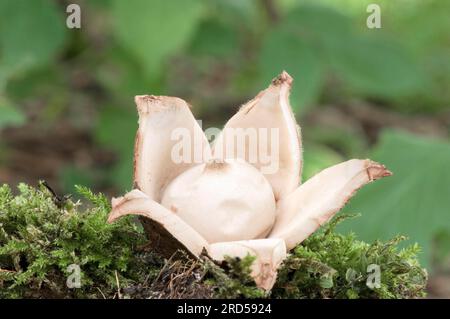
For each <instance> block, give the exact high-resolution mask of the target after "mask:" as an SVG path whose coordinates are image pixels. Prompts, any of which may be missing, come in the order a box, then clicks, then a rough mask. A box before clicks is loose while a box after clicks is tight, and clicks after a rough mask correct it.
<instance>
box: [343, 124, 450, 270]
mask: <svg viewBox="0 0 450 319" xmlns="http://www.w3.org/2000/svg"><path fill="white" fill-rule="evenodd" d="M371 158H372V159H374V160H376V161H379V162H381V163H383V164H385V165H386V166H387V167H388V168H389V169H390V170H391V171H392V172H393V173H394V175H393V176H392V177H389V178H386V179H382V180H380V181H377V182H376V183H374V184H372V185H369V186H367V187H365V188H364V189H362V190H361V191H360V192H359V193H358V195H357V196H355V198H354V199H353V200H352V201H351V204H350V205H349V206H348V208H347V209H346V211H347V212H348V211H351V212H361V213H362V217H361V218H358V220H352V221H350V222H349V223H347V225H343V226H342V229H343V230H346V231H348V230H350V229H351V230H353V231H355V232H356V233H357V234H358V235H359V236H361V237H362V238H364V239H366V240H374V239H379V238H380V239H387V238H390V237H392V236H395V235H397V234H407V235H408V236H409V238H410V240H411V241H413V242H418V243H419V244H420V245H421V246H422V248H423V250H424V254H422V259H423V262H424V263H427V262H430V257H431V256H430V254H431V246H432V240H433V238H434V236H435V235H436V234H437V233H438V232H440V231H450V196H449V194H450V193H449V191H450V170H449V168H448V166H449V163H450V144H449V143H445V142H439V141H436V140H431V139H425V138H421V137H418V136H414V135H410V134H407V133H401V132H393V131H386V132H384V133H383V134H382V136H381V140H380V142H379V144H378V145H377V147H376V148H375V150H374V152H373V154H372V156H371Z"/></svg>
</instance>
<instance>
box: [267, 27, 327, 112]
mask: <svg viewBox="0 0 450 319" xmlns="http://www.w3.org/2000/svg"><path fill="white" fill-rule="evenodd" d="M259 62H260V72H261V77H262V82H264V83H267V82H269V81H270V80H271V79H273V78H274V77H276V76H277V75H278V74H280V73H281V71H283V70H286V71H287V72H288V73H289V74H290V75H291V76H292V77H293V78H294V83H293V89H292V95H291V101H292V106H293V108H294V110H295V111H296V112H297V113H299V112H300V113H301V112H304V111H305V110H306V109H307V108H309V107H310V106H312V105H313V104H314V103H315V102H316V100H317V98H318V95H319V93H320V90H321V88H322V84H323V83H322V82H323V78H322V76H323V74H322V73H323V72H322V65H321V61H320V60H319V58H318V56H317V53H316V52H314V49H313V48H312V47H311V45H310V44H309V43H307V42H305V40H304V39H303V38H302V37H300V36H298V35H296V34H293V33H292V32H289V30H286V29H284V28H277V29H275V30H274V31H272V32H270V33H269V34H268V35H267V37H266V38H265V39H264V43H263V46H262V49H261V55H260V61H259Z"/></svg>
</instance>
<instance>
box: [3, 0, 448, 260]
mask: <svg viewBox="0 0 450 319" xmlns="http://www.w3.org/2000/svg"><path fill="white" fill-rule="evenodd" d="M371 2H372V1H368V0H314V1H308V0H279V1H276V0H274V1H258V0H210V1H206V0H204V1H201V0H189V1H187V0H171V1H165V0H151V1H150V0H132V1H121V0H93V1H91V0H90V1H81V0H80V1H71V2H70V3H78V4H79V5H80V7H81V10H82V27H81V29H79V30H75V29H74V30H70V29H67V28H66V27H65V19H66V16H67V14H66V13H65V8H66V6H67V4H68V3H66V2H65V1H52V0H33V1H26V0H2V1H1V2H0V129H7V128H11V127H18V128H21V127H23V125H26V124H27V123H30V122H31V121H34V123H38V124H39V125H41V126H42V127H51V125H52V123H55V122H58V121H60V120H62V119H63V120H65V121H67V122H68V123H70V125H72V126H74V127H76V128H80V129H82V130H84V131H87V132H89V134H90V135H91V136H92V138H93V139H94V141H95V143H96V145H97V146H98V147H100V148H103V149H108V150H111V151H112V152H114V154H115V156H116V161H115V162H114V164H113V166H112V167H111V166H109V167H101V166H100V167H95V168H83V167H78V166H76V165H75V164H72V163H67V167H66V168H65V169H64V170H63V171H62V172H60V176H61V185H74V184H76V183H80V182H82V183H83V184H86V185H88V186H91V187H96V186H98V185H102V186H103V187H104V186H106V187H109V188H110V187H114V192H115V193H122V192H123V191H125V190H126V189H129V188H130V186H131V185H130V181H131V173H132V169H131V167H132V149H133V139H134V134H135V130H136V127H137V123H136V119H137V118H136V112H135V107H134V105H133V96H134V95H136V94H144V93H151V94H166V95H174V96H180V97H182V98H184V99H186V100H188V101H189V102H190V103H191V104H192V105H193V106H194V109H193V111H194V113H195V115H196V116H197V117H198V118H201V119H204V125H205V126H206V127H208V126H213V125H214V126H220V125H222V124H223V123H224V122H225V120H226V119H227V117H228V116H229V115H230V114H232V113H233V111H234V110H235V109H236V108H237V107H238V105H239V104H241V103H243V102H245V101H246V100H247V99H249V98H251V97H253V96H254V95H255V94H256V93H257V92H258V91H259V90H260V89H262V88H263V87H265V86H266V85H267V83H268V81H270V79H271V78H273V77H274V76H275V75H277V74H278V73H279V72H280V71H281V70H283V69H285V70H287V71H288V72H289V73H290V74H291V75H292V76H293V77H294V78H295V82H294V86H293V92H292V96H291V102H292V105H293V107H294V109H295V112H296V115H297V117H298V119H299V122H300V124H301V125H302V126H303V128H304V129H303V132H304V136H303V137H304V140H305V143H304V156H305V170H304V178H307V177H309V176H311V175H312V174H314V173H315V172H317V171H318V170H320V169H322V168H324V167H326V166H328V165H332V164H335V163H337V162H339V161H342V160H344V159H347V158H350V157H371V158H373V159H374V160H378V161H380V162H382V163H384V164H386V165H387V166H388V167H389V168H390V169H391V170H392V171H393V172H394V176H393V177H391V178H389V179H386V180H383V181H380V182H377V183H376V184H374V185H370V186H368V187H367V188H365V189H364V190H363V191H361V194H358V195H357V196H356V198H355V199H354V200H353V201H352V202H351V205H350V206H349V208H348V209H347V210H348V211H351V212H358V213H361V214H362V218H359V219H356V220H353V221H350V222H348V223H347V224H346V226H343V227H342V228H339V229H341V230H342V231H345V232H347V231H349V230H353V231H355V232H356V233H357V234H358V235H359V236H361V237H362V238H363V239H366V240H374V239H378V238H380V239H388V238H391V237H392V236H395V235H396V234H398V233H402V234H406V235H408V236H409V237H410V241H411V242H416V241H417V242H419V243H420V245H421V246H423V248H424V254H422V256H421V258H422V260H423V261H425V262H427V263H430V262H431V260H432V257H433V256H434V254H435V252H438V254H439V260H441V261H442V262H443V263H445V264H448V259H446V258H447V257H446V256H448V253H449V251H450V242H449V240H448V238H449V236H448V234H449V233H450V202H449V196H448V195H449V192H450V176H449V169H448V164H449V162H450V158H449V157H450V144H449V134H448V133H449V125H450V124H448V123H449V122H447V124H445V125H446V132H445V134H440V136H439V138H436V137H435V136H432V137H427V138H425V137H421V136H417V133H418V132H419V133H420V128H419V129H418V130H417V131H416V130H415V129H414V128H413V129H410V130H409V131H410V132H404V131H402V132H400V131H399V129H400V130H401V129H402V127H401V125H399V127H397V126H396V124H387V125H386V126H389V127H390V130H386V131H385V132H381V133H380V134H378V132H377V133H376V136H368V135H367V134H364V132H363V131H364V130H365V129H366V130H367V128H365V127H364V125H363V123H360V122H356V124H354V125H353V126H351V127H350V128H349V129H347V128H345V129H342V126H341V127H340V128H338V129H334V128H333V127H328V126H327V125H323V126H314V125H311V122H310V117H311V116H312V115H314V114H317V113H320V114H322V113H326V114H329V113H327V112H329V111H327V110H329V109H330V108H328V109H327V108H326V107H327V106H328V107H330V105H331V110H333V108H334V107H335V106H336V107H337V106H339V105H346V104H348V103H350V102H352V101H357V102H361V101H363V102H367V103H372V104H374V105H375V107H376V108H377V109H379V110H380V111H381V112H388V113H389V114H391V113H395V114H397V115H398V116H400V117H402V118H404V119H406V121H408V119H409V118H417V117H419V118H420V117H422V116H424V117H426V118H437V119H439V118H440V117H441V116H443V115H446V114H448V112H449V106H450V90H449V89H448V88H449V87H450V58H449V57H450V41H449V39H450V19H448V12H449V11H450V2H449V1H441V0H430V1H420V0H410V1H403V0H395V1H392V0H378V1H377V3H378V4H380V6H381V14H382V28H381V29H368V28H367V27H366V19H367V16H368V14H369V13H367V12H366V8H367V5H368V4H369V3H371ZM80 78H81V80H80ZM35 109H38V110H39V111H38V112H36V111H35ZM321 112H322V113H321ZM35 113H37V115H36V114H35ZM30 114H34V115H33V117H31V116H30ZM381 122H383V119H381ZM344 127H345V124H344ZM411 131H412V132H411ZM5 144H6V143H5V141H0V152H1V156H0V168H1V167H2V166H4V167H6V166H7V165H8V163H7V161H6V160H5V158H7V155H8V152H9V150H8V148H7V147H6V146H5ZM70 187H71V186H66V188H65V191H67V192H70V191H73V189H71V188H70Z"/></svg>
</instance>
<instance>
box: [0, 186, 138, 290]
mask: <svg viewBox="0 0 450 319" xmlns="http://www.w3.org/2000/svg"><path fill="white" fill-rule="evenodd" d="M18 190H19V194H18V195H17V196H13V194H12V192H11V189H10V188H9V187H8V186H6V185H4V186H2V187H1V188H0V269H1V271H0V298H8V297H41V296H44V297H80V298H81V297H83V298H85V297H99V298H102V297H103V295H104V296H106V297H111V296H113V295H114V294H115V293H116V291H117V287H116V286H117V280H116V272H117V277H118V280H119V282H121V283H122V285H126V284H128V283H129V282H132V281H134V280H140V277H141V274H140V272H142V270H141V269H142V268H141V269H140V267H142V266H143V263H144V261H142V260H141V259H142V258H140V257H139V256H141V255H142V254H140V253H139V252H137V251H136V248H137V247H138V245H140V244H142V243H144V242H145V236H144V235H143V234H142V232H141V231H140V230H139V228H138V225H137V224H135V223H134V222H133V220H132V219H130V218H125V219H122V220H120V221H119V222H118V223H114V224H107V223H106V222H105V221H106V216H107V214H108V211H109V204H108V200H107V199H106V198H105V197H104V196H103V195H102V194H100V195H94V194H92V193H91V192H90V191H88V190H87V189H85V188H79V189H78V190H79V192H80V193H81V194H83V195H85V196H86V197H87V199H88V200H90V201H91V202H92V203H93V204H94V205H92V206H90V207H88V208H86V209H84V210H81V204H80V203H79V202H73V201H71V200H66V202H65V203H63V205H59V203H58V205H59V206H61V207H58V205H56V203H55V200H54V198H53V196H52V194H51V193H50V192H49V191H48V190H47V189H45V188H44V187H42V186H41V187H40V188H39V189H34V188H32V187H29V186H27V185H25V184H20V185H19V186H18ZM72 264H75V265H78V266H79V267H80V270H81V288H79V289H68V288H67V287H66V280H67V277H68V275H70V274H71V273H72V271H71V269H70V268H68V267H69V265H72ZM143 269H145V268H143Z"/></svg>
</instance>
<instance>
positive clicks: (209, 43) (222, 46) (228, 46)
mask: <svg viewBox="0 0 450 319" xmlns="http://www.w3.org/2000/svg"><path fill="white" fill-rule="evenodd" d="M238 47H239V41H238V37H237V34H236V30H234V29H233V28H232V27H231V26H230V25H227V24H224V23H220V22H218V21H216V20H212V19H211V20H207V21H204V22H202V23H201V24H200V25H199V27H198V28H197V32H196V34H195V36H194V38H193V40H192V42H191V45H190V51H191V53H192V54H194V55H201V56H208V57H221V58H227V57H228V58H231V56H236V52H237V51H238Z"/></svg>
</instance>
